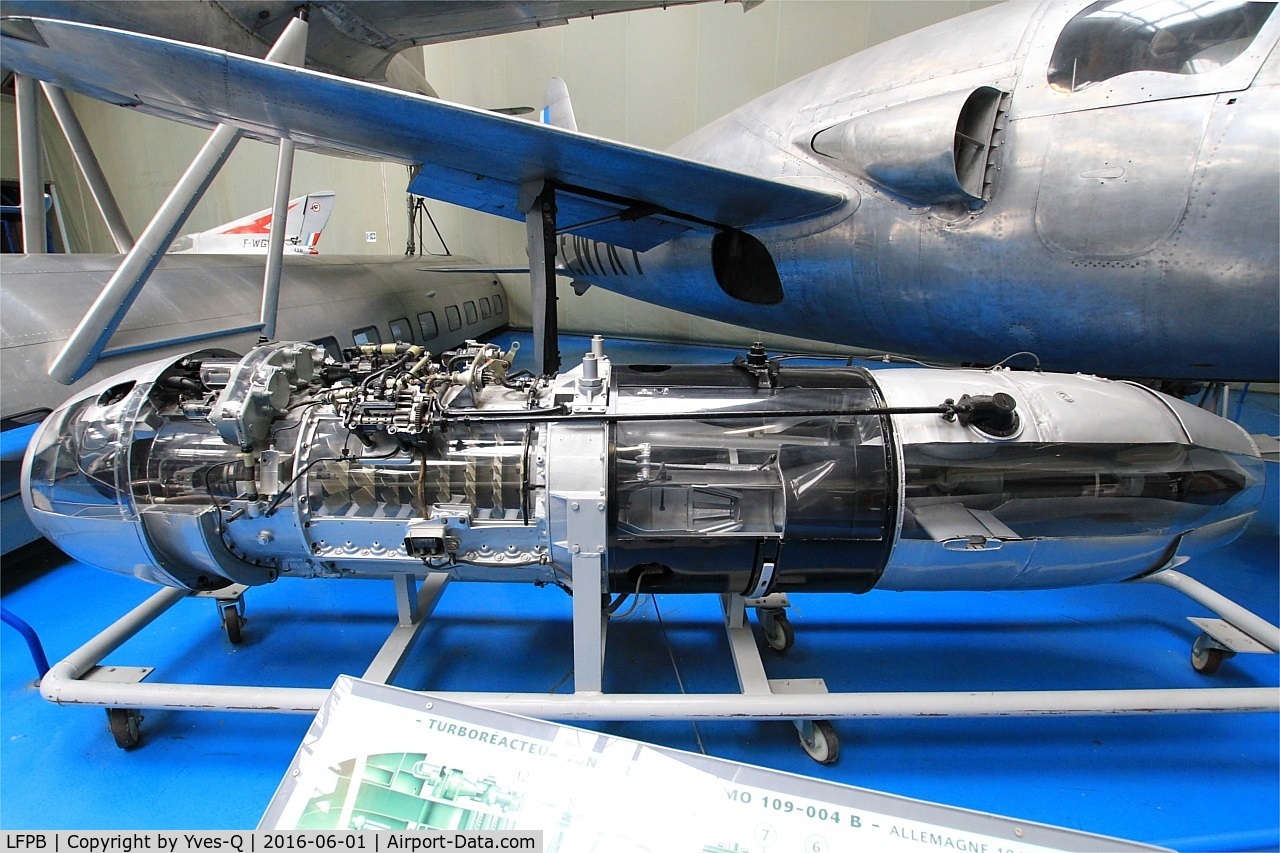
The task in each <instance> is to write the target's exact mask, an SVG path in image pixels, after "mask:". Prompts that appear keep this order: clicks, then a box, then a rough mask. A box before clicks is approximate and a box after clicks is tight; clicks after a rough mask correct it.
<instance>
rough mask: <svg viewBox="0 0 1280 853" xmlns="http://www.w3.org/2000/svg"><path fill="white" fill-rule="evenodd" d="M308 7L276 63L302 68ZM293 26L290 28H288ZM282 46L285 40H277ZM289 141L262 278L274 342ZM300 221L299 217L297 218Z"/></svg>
mask: <svg viewBox="0 0 1280 853" xmlns="http://www.w3.org/2000/svg"><path fill="white" fill-rule="evenodd" d="M307 18H308V12H307V7H305V6H303V7H301V8H299V9H298V14H297V17H296V18H295V19H294V20H295V21H301V29H302V37H301V38H300V39H298V40H296V41H295V42H293V43H291V44H290V45H287V46H285V47H287V48H288V49H289V50H290V51H291V52H289V53H288V54H282V55H281V56H280V57H278V59H277V61H278V62H282V63H285V64H287V65H296V66H301V65H302V64H303V63H304V62H306V61H307V40H306V37H307ZM291 26H292V24H291ZM280 41H281V43H283V42H284V36H281V38H280ZM293 150H294V142H293V140H292V139H288V138H286V137H283V136H282V137H280V154H279V157H278V158H277V160H276V196H275V200H274V203H273V204H272V208H271V233H270V236H269V237H268V238H267V268H266V271H265V272H264V273H263V278H262V313H261V315H260V317H261V320H262V337H263V339H264V340H268V341H270V340H274V339H275V336H276V309H277V308H278V307H279V305H280V271H281V268H282V267H283V266H284V230H285V226H286V225H287V224H288V221H287V220H288V218H289V186H290V184H291V183H292V180H293ZM299 221H301V215H300V216H299Z"/></svg>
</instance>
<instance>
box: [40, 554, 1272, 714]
mask: <svg viewBox="0 0 1280 853" xmlns="http://www.w3.org/2000/svg"><path fill="white" fill-rule="evenodd" d="M1170 574H1177V573H1172V572H1170ZM1144 580H1145V581H1147V582H1157V583H1165V584H1166V585H1169V586H1170V587H1171V588H1174V589H1177V590H1178V591H1180V592H1183V593H1184V594H1187V595H1189V596H1190V597H1192V598H1194V599H1195V600H1197V601H1199V602H1200V603H1202V604H1206V606H1209V605H1208V604H1207V603H1206V602H1209V601H1213V602H1214V604H1221V603H1222V602H1225V603H1226V606H1225V607H1220V608H1214V607H1211V608H1210V609H1215V612H1217V613H1218V615H1219V616H1221V617H1223V618H1224V619H1225V620H1226V621H1228V622H1231V623H1232V624H1236V623H1235V621H1233V617H1234V618H1236V619H1238V618H1239V616H1240V615H1241V614H1246V615H1247V617H1252V619H1256V620H1258V623H1260V624H1261V625H1263V626H1267V628H1268V629H1269V631H1270V632H1273V633H1272V634H1271V635H1270V636H1266V637H1257V638H1256V639H1258V640H1259V641H1260V642H1262V643H1264V644H1266V645H1267V646H1268V647H1269V648H1270V649H1271V650H1272V651H1276V650H1277V645H1278V644H1277V640H1276V634H1277V633H1280V629H1277V628H1276V627H1275V626H1271V625H1268V623H1266V622H1265V620H1261V619H1260V617H1257V616H1255V615H1254V614H1251V613H1249V611H1247V610H1245V609H1244V608H1242V607H1240V605H1238V604H1234V603H1233V602H1230V601H1229V600H1227V599H1225V598H1223V597H1222V596H1219V595H1218V594H1217V593H1215V592H1213V591H1212V590H1210V589H1208V588H1207V587H1205V586H1204V585H1203V584H1200V583H1199V582H1197V581H1195V580H1192V579H1191V578H1188V577H1186V576H1184V575H1180V574H1179V575H1178V577H1177V578H1173V577H1170V578H1168V581H1167V582H1166V579H1164V578H1161V577H1160V575H1154V576H1151V577H1148V578H1146V579H1144ZM448 583H449V579H448V578H447V577H446V576H444V575H435V576H432V577H430V578H428V579H427V580H426V581H425V582H424V583H423V584H422V586H421V588H420V589H417V590H415V589H414V587H415V584H414V583H413V580H412V578H411V577H408V576H405V577H402V578H398V579H396V582H395V597H396V602H397V609H398V612H399V619H398V624H397V625H396V626H395V627H394V628H393V630H392V631H391V633H390V635H389V636H388V637H387V640H386V642H385V643H384V644H383V646H382V648H381V649H380V650H379V651H378V652H377V654H376V655H375V656H374V658H373V660H372V661H371V663H370V664H369V666H368V668H367V669H366V670H365V672H364V673H363V677H364V678H365V679H368V680H372V681H377V682H380V683H389V682H390V681H391V680H392V679H394V678H395V676H396V674H397V673H398V672H399V671H400V669H401V667H402V666H403V664H404V662H405V657H406V655H407V653H408V651H409V649H410V647H411V646H412V645H413V643H414V641H415V640H416V639H417V637H418V635H419V634H420V633H421V631H422V630H423V628H425V627H426V625H427V621H428V619H430V617H431V614H432V611H433V610H434V609H435V607H436V605H437V604H438V603H439V601H440V598H441V595H442V594H443V592H444V590H445V588H446V587H447V586H448ZM190 595H192V593H190V592H188V591H186V590H181V589H173V588H166V589H162V590H160V591H159V592H157V593H155V594H154V595H152V596H151V597H150V598H149V599H147V600H146V601H144V602H143V603H142V604H140V605H138V606H137V607H136V608H134V609H133V610H132V611H130V612H129V613H128V614H126V615H125V616H123V617H122V618H121V619H119V620H118V621H117V622H115V623H114V624H113V625H111V626H110V627H108V628H107V629H106V630H104V631H102V632H101V633H100V634H98V635H97V636H96V637H94V638H93V639H91V640H90V641H89V642H87V643H86V644H85V645H84V646H82V647H81V648H79V649H78V650H76V651H75V652H73V653H72V654H71V655H69V656H68V657H67V658H65V659H64V660H62V661H60V662H59V663H57V664H55V665H54V666H53V667H52V668H51V669H50V670H49V673H48V674H47V675H46V676H45V677H44V679H43V680H42V681H41V684H40V692H41V694H42V695H43V696H44V698H45V699H47V700H49V701H51V702H54V703H57V704H62V705H99V706H106V707H108V708H130V709H171V710H197V711H219V712H221V711H243V712H261V713H285V714H313V713H315V712H316V711H317V710H319V708H320V706H321V704H322V703H323V702H324V700H325V697H326V696H327V695H328V689H327V688H300V687H273V686H250V685H212V684H177V683H145V682H143V681H141V679H142V678H145V677H146V675H147V674H148V673H149V672H150V670H149V669H136V670H131V669H129V668H125V667H110V668H109V669H110V670H111V672H110V674H109V675H108V674H107V673H105V672H104V670H105V669H108V668H105V667H102V666H101V664H102V661H103V660H104V659H105V658H106V657H107V655H109V654H111V652H112V651H114V650H115V649H117V648H118V647H119V646H120V645H122V644H123V643H124V642H125V641H126V640H128V639H129V638H130V637H132V636H134V635H135V634H137V633H138V632H140V631H142V630H143V629H144V628H145V627H146V626H147V625H149V624H150V623H151V622H153V621H154V620H155V619H156V618H158V617H159V616H160V615H161V614H163V613H164V612H165V611H167V610H168V609H169V608H171V607H173V606H174V605H175V604H177V603H178V602H179V601H182V600H183V599H184V598H187V597H188V596H190ZM578 600H581V601H585V602H599V601H600V600H601V599H600V597H599V596H596V597H594V598H591V597H590V596H586V595H580V596H575V601H578ZM722 601H723V606H724V612H725V620H724V625H725V629H726V632H727V634H728V638H729V647H730V649H731V653H732V658H733V662H734V666H735V668H736V670H737V673H738V680H739V683H740V686H741V691H742V692H741V693H739V694H639V693H632V694H616V693H615V694H610V693H605V692H603V691H602V690H601V689H600V685H601V684H602V682H603V660H604V645H605V630H604V624H605V618H604V616H605V614H604V612H603V610H602V609H601V608H600V607H598V606H581V605H576V606H575V608H574V613H573V623H574V631H573V636H574V660H575V665H576V667H577V669H576V671H575V679H576V682H575V687H576V689H575V691H574V692H573V693H572V694H560V695H554V694H546V693H504V692H491V693H486V692H454V691H424V692H423V695H424V696H425V695H431V696H436V697H440V698H444V699H448V700H450V701H454V702H462V703H466V704H471V705H477V706H480V707H484V708H490V709H492V710H496V711H503V712H507V713H514V714H522V715H525V716H532V717H540V718H544V719H554V720H565V721H572V720H661V719H666V720H703V719H715V718H718V717H733V718H739V719H742V718H749V719H760V720H764V719H779V720H791V721H796V722H797V723H798V725H799V726H800V727H801V729H802V734H803V725H802V724H803V721H816V720H826V719H843V718H857V717H922V716H928V717H937V716H963V717H989V716H1018V717H1022V716H1045V715H1077V716H1080V715H1109V714H1154V713H1212V712H1274V711H1277V710H1280V691H1277V690H1275V689H1274V688H1270V687H1249V688H1194V689H1187V688H1179V689H1139V690H1085V691H1081V690H1064V691H997V692H913V693H905V692H902V693H827V692H826V688H825V685H824V684H823V683H822V681H821V679H812V680H810V679H787V680H776V679H769V678H768V677H767V675H766V673H765V667H764V662H763V660H762V659H761V656H760V653H759V649H758V646H757V645H756V642H755V639H754V637H753V635H752V632H751V628H750V626H749V624H748V623H747V621H746V618H745V608H746V606H748V601H747V600H746V599H744V598H743V597H742V596H740V595H725V596H722ZM1258 623H1252V624H1250V627H1251V628H1255V629H1256V625H1257V624H1258ZM1237 627H1240V626H1239V625H1238V624H1237ZM1242 630H1243V628H1242ZM122 672H124V673H128V672H133V673H134V674H135V675H134V680H132V681H128V682H122V681H121V680H120V679H121V678H122V677H128V676H127V675H126V676H122V675H121V673H122Z"/></svg>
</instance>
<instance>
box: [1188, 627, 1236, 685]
mask: <svg viewBox="0 0 1280 853" xmlns="http://www.w3.org/2000/svg"><path fill="white" fill-rule="evenodd" d="M1206 639H1207V638H1206V637H1205V636H1204V635H1203V634H1201V635H1200V636H1199V637H1197V638H1196V641H1195V644H1194V645H1192V646H1191V668H1192V669H1194V670H1195V671H1196V672H1198V673H1200V674H1201V675H1213V674H1214V673H1215V672H1217V671H1218V667H1220V666H1222V662H1223V661H1224V660H1226V659H1227V657H1228V655H1227V652H1226V649H1219V648H1216V647H1214V646H1211V645H1209V644H1208V643H1207V642H1206Z"/></svg>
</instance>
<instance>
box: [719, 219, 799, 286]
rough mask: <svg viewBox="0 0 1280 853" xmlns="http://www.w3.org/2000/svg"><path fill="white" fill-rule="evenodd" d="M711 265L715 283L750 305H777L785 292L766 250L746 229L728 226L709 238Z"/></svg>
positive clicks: (776, 269)
mask: <svg viewBox="0 0 1280 853" xmlns="http://www.w3.org/2000/svg"><path fill="white" fill-rule="evenodd" d="M711 269H712V270H713V271H714V273H715V276H716V284H719V285H720V289H721V290H723V291H724V292H725V293H727V294H729V295H730V296H732V297H733V298H734V299H739V300H741V301H743V302H749V303H751V304H752V305H777V304H779V303H780V302H782V300H783V297H784V296H785V294H784V293H783V292H782V279H780V278H779V277H778V268H777V266H775V265H774V263H773V257H772V256H770V254H769V250H768V249H766V248H765V245H764V243H761V242H760V241H759V240H757V239H756V238H755V237H752V236H751V235H750V234H748V233H746V232H745V231H737V230H733V229H730V230H726V231H721V232H720V233H718V234H716V236H715V237H714V238H712V240H711Z"/></svg>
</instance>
